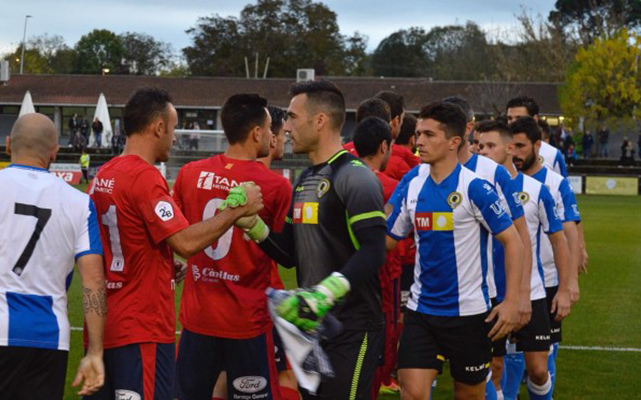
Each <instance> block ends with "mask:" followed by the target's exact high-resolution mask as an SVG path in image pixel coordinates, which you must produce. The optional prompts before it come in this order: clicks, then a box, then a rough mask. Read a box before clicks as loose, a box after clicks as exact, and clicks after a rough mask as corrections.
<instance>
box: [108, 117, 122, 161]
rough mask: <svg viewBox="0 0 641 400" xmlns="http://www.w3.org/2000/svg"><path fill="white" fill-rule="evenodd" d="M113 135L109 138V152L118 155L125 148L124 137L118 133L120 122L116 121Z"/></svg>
mask: <svg viewBox="0 0 641 400" xmlns="http://www.w3.org/2000/svg"><path fill="white" fill-rule="evenodd" d="M114 126H115V129H114V134H113V135H112V136H111V150H112V152H113V154H116V155H118V154H120V153H121V152H122V149H123V148H124V147H125V135H124V134H123V133H122V132H121V131H120V120H119V119H117V120H116V122H115V124H114Z"/></svg>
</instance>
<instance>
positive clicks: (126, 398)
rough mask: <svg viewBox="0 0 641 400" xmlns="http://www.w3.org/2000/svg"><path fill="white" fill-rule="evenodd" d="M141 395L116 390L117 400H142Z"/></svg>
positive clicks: (129, 391)
mask: <svg viewBox="0 0 641 400" xmlns="http://www.w3.org/2000/svg"><path fill="white" fill-rule="evenodd" d="M141 398H142V397H140V394H138V393H136V392H134V391H131V390H125V389H118V390H116V400H140V399H141Z"/></svg>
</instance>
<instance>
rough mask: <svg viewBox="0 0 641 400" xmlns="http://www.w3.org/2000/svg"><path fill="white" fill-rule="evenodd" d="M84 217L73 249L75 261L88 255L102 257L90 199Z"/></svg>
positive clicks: (95, 216)
mask: <svg viewBox="0 0 641 400" xmlns="http://www.w3.org/2000/svg"><path fill="white" fill-rule="evenodd" d="M87 197H89V196H87ZM85 215H86V216H85V217H83V220H82V227H81V229H80V230H79V231H78V236H77V237H76V245H75V249H74V253H75V257H76V260H78V258H80V257H82V256H86V255H88V254H98V255H103V251H102V242H101V240H100V228H99V227H98V213H97V212H96V206H95V205H94V203H93V200H91V199H89V206H88V210H87V212H86V214H85Z"/></svg>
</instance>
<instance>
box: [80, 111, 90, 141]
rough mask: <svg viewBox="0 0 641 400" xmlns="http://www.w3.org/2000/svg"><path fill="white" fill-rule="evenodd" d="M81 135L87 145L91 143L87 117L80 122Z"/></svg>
mask: <svg viewBox="0 0 641 400" xmlns="http://www.w3.org/2000/svg"><path fill="white" fill-rule="evenodd" d="M80 134H81V135H82V137H83V138H84V139H85V144H86V143H89V121H87V117H84V116H83V117H82V121H81V122H80Z"/></svg>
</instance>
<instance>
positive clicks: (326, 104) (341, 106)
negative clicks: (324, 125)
mask: <svg viewBox="0 0 641 400" xmlns="http://www.w3.org/2000/svg"><path fill="white" fill-rule="evenodd" d="M289 92H290V94H291V95H292V96H298V95H299V94H306V95H307V100H308V107H310V108H312V107H319V108H321V109H322V110H323V112H325V113H326V114H327V115H329V117H330V121H331V123H332V128H334V129H336V130H340V129H341V128H342V127H343V124H344V123H345V97H343V92H341V90H340V89H339V88H338V86H336V85H335V84H334V83H332V82H330V81H328V80H324V79H323V80H320V81H308V82H299V83H295V84H293V85H292V87H291V89H290V91H289Z"/></svg>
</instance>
